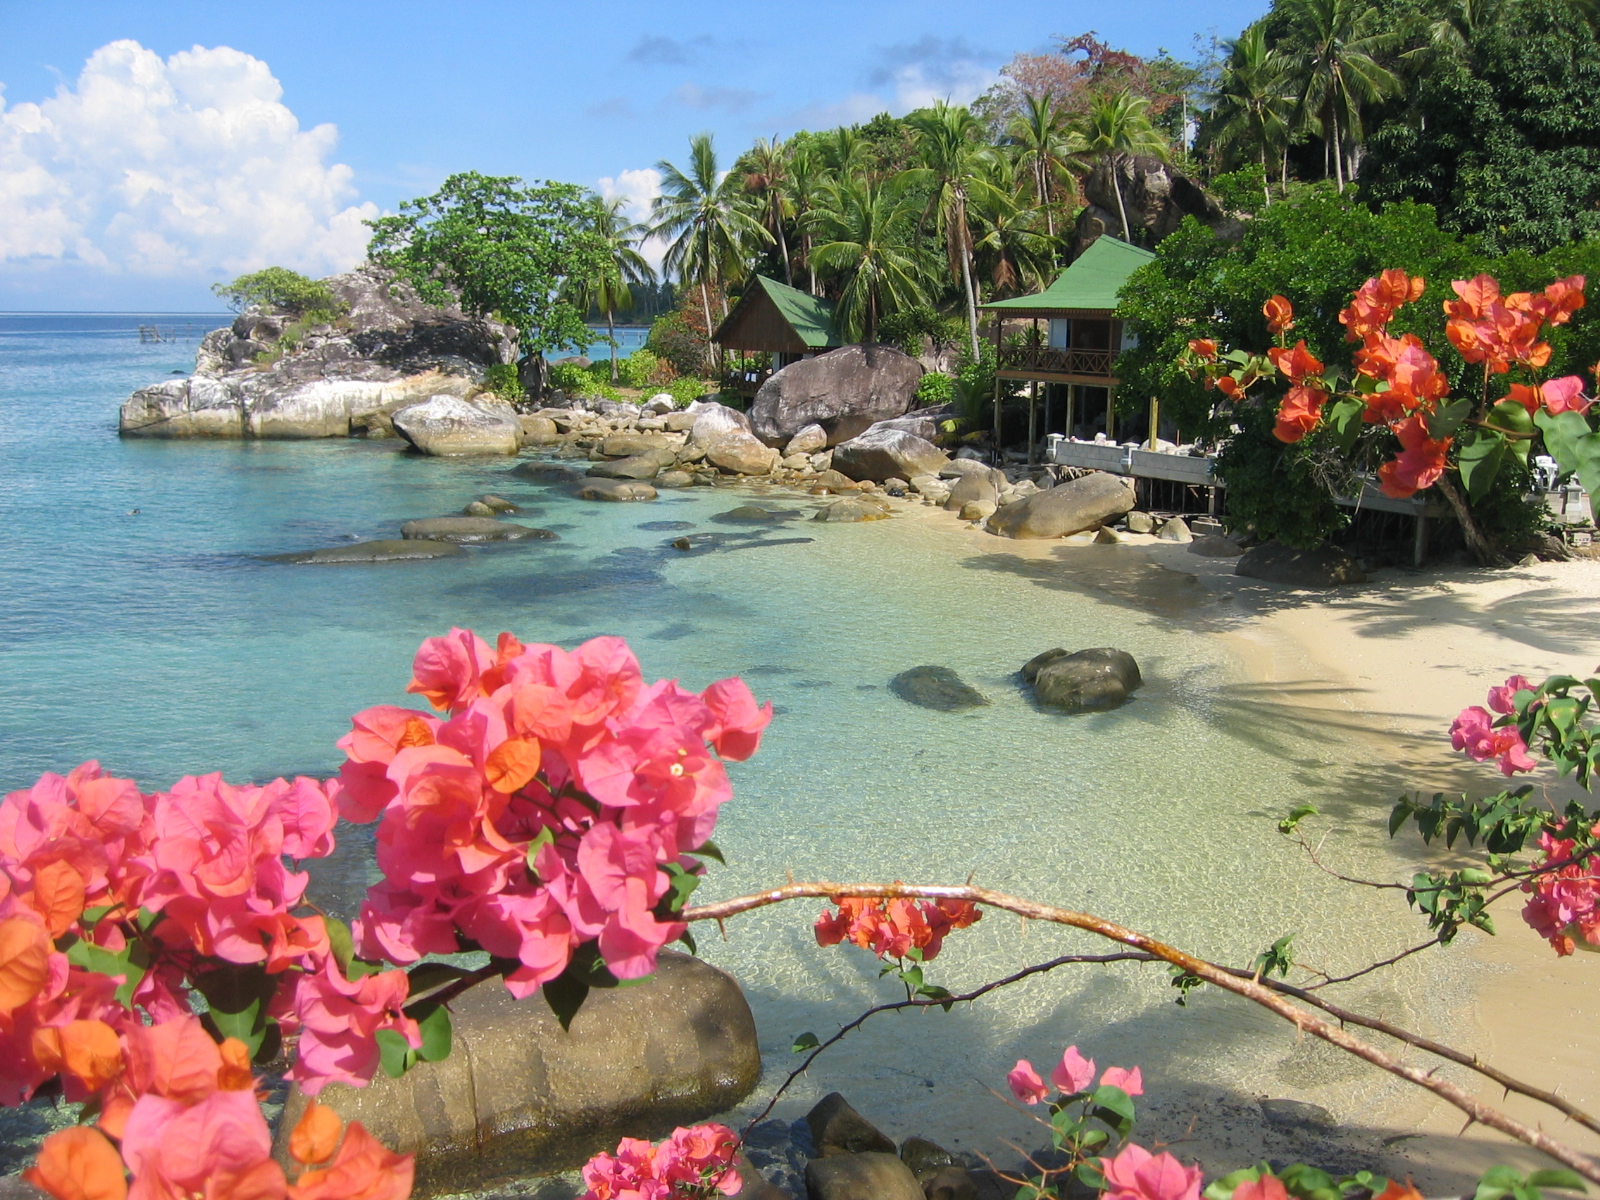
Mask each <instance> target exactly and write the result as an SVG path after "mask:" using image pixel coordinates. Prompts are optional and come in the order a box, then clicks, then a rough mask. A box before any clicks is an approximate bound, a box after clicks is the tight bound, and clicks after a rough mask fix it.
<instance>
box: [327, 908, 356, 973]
mask: <svg viewBox="0 0 1600 1200" xmlns="http://www.w3.org/2000/svg"><path fill="white" fill-rule="evenodd" d="M322 924H323V927H324V928H325V929H327V931H328V948H329V950H330V951H332V953H333V961H334V962H336V963H338V964H339V970H340V971H342V972H343V973H344V977H345V978H346V979H349V978H350V960H351V959H353V958H354V957H355V956H356V944H355V939H354V938H353V937H351V936H350V926H348V925H346V924H345V923H344V922H343V921H341V920H339V919H338V918H337V917H324V918H323V921H322Z"/></svg>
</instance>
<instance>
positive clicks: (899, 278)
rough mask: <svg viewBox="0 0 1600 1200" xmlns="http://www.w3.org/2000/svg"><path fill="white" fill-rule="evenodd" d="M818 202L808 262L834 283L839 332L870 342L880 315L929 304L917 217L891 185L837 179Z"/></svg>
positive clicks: (871, 181) (877, 181)
mask: <svg viewBox="0 0 1600 1200" xmlns="http://www.w3.org/2000/svg"><path fill="white" fill-rule="evenodd" d="M821 200H822V202H821V204H820V205H819V206H818V208H817V209H816V211H815V213H814V216H813V224H814V225H815V228H816V235H817V247H816V249H815V250H813V251H812V252H811V257H812V260H813V262H815V263H816V265H817V267H818V268H819V269H820V270H822V271H824V272H826V273H828V274H830V275H832V276H833V277H834V279H835V282H836V283H837V286H838V291H839V300H838V304H837V306H836V309H835V312H836V313H837V319H838V321H839V326H840V332H842V333H843V334H844V335H845V336H846V337H847V338H849V339H851V340H855V339H856V338H857V337H859V338H860V339H861V340H863V341H868V342H870V341H872V340H873V339H874V338H875V337H876V336H877V333H878V324H879V322H880V321H882V319H883V318H884V317H886V316H888V315H889V314H891V313H893V312H896V311H898V310H900V309H903V308H910V307H912V306H913V305H917V304H924V303H926V302H927V301H926V294H925V292H924V289H923V280H924V278H925V276H926V271H925V269H924V265H923V264H922V263H921V262H919V261H918V258H917V255H916V251H915V250H914V249H913V247H914V246H915V244H916V240H915V226H916V213H915V211H914V210H913V208H912V207H911V206H910V205H909V204H908V203H907V201H906V200H905V198H904V195H903V190H902V189H901V188H900V187H898V186H897V185H896V184H895V183H893V182H883V181H879V180H874V179H871V178H868V177H866V176H856V177H854V178H850V177H846V178H843V179H839V180H836V181H835V182H834V183H832V184H831V185H830V186H828V187H827V188H826V189H825V191H824V194H823V196H822V198H821Z"/></svg>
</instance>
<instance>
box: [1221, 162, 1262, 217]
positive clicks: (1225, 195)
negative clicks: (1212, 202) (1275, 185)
mask: <svg viewBox="0 0 1600 1200" xmlns="http://www.w3.org/2000/svg"><path fill="white" fill-rule="evenodd" d="M1211 192H1212V194H1213V195H1214V196H1216V198H1217V203H1218V204H1220V205H1222V207H1223V208H1224V209H1225V210H1226V211H1228V212H1232V213H1249V214H1254V213H1258V212H1260V211H1261V210H1262V209H1263V208H1266V207H1267V202H1266V193H1267V173H1266V171H1265V170H1263V169H1262V168H1261V167H1260V166H1258V165H1256V164H1253V163H1252V164H1251V165H1250V166H1246V167H1240V168H1239V169H1238V170H1237V171H1229V172H1228V173H1227V174H1226V175H1218V176H1217V177H1216V178H1215V179H1213V180H1212V181H1211Z"/></svg>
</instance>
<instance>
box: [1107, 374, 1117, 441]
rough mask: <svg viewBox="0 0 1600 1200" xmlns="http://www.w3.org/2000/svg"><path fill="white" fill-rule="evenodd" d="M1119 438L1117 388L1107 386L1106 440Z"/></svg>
mask: <svg viewBox="0 0 1600 1200" xmlns="http://www.w3.org/2000/svg"><path fill="white" fill-rule="evenodd" d="M1116 440H1117V389H1116V388H1114V387H1108V388H1106V441H1108V442H1114V441H1116Z"/></svg>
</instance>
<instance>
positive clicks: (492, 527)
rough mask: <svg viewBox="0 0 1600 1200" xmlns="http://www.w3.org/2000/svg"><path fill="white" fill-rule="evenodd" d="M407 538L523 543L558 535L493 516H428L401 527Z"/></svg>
mask: <svg viewBox="0 0 1600 1200" xmlns="http://www.w3.org/2000/svg"><path fill="white" fill-rule="evenodd" d="M400 536H401V537H403V538H416V539H426V540H432V541H439V542H521V541H527V540H529V539H533V540H536V541H547V542H553V541H556V540H557V535H556V534H554V533H552V532H551V531H550V530H548V529H535V528H534V527H533V526H531V525H518V524H517V523H516V522H515V521H499V520H496V519H495V518H493V517H425V518H423V519H422V520H419V521H407V522H406V523H405V524H404V525H402V526H400Z"/></svg>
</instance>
